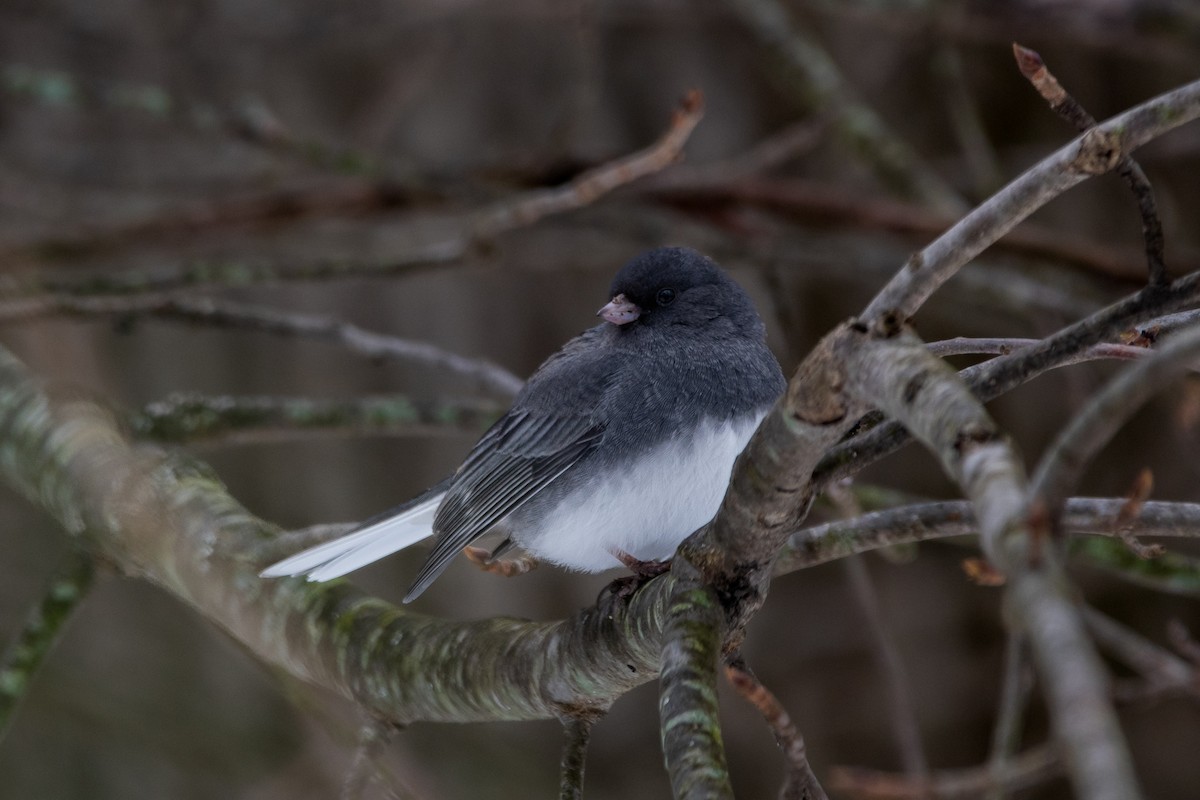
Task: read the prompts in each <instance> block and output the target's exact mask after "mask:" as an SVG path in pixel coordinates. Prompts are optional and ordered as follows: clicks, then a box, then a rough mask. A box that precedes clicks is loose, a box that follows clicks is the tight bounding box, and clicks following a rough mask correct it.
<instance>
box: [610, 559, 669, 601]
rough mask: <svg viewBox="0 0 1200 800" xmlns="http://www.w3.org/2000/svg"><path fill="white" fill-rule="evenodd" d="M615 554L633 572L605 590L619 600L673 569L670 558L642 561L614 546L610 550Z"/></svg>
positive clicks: (618, 579)
mask: <svg viewBox="0 0 1200 800" xmlns="http://www.w3.org/2000/svg"><path fill="white" fill-rule="evenodd" d="M609 552H610V553H612V554H613V558H615V559H617V561H620V562H621V563H622V564H624V565H625V568H626V569H628V570H629V571H630V572H632V573H633V574H632V575H626V576H625V577H624V578H617V579H616V580H614V581H613V582H612V583H610V584H609V585H608V586H607V587H605V589H604V592H602V593H601V595H602V596H603V595H604V594H608V595H609V596H610V597H612V598H615V599H617V600H623V599H625V598H627V597H630V596H632V595H633V593H634V592H636V591H637V590H638V589H640V588H642V585H643V584H645V583H646V582H647V581H650V580H653V579H654V578H657V577H658V576H659V575H662V574H663V573H664V572H667V571H668V570H670V569H671V562H670V560H667V561H642V560H641V559H639V558H635V557H634V556H632V555H630V554H629V553H626V552H625V551H624V550H620V549H617V548H614V549H612V550H610V551H609Z"/></svg>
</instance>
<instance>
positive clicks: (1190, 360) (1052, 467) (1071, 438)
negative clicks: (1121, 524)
mask: <svg viewBox="0 0 1200 800" xmlns="http://www.w3.org/2000/svg"><path fill="white" fill-rule="evenodd" d="M1197 356H1200V328H1192V329H1189V330H1187V331H1184V332H1181V333H1179V334H1176V335H1175V336H1174V337H1172V338H1171V339H1169V340H1167V343H1166V344H1165V345H1163V347H1162V348H1161V349H1159V350H1157V351H1155V352H1154V353H1153V354H1152V355H1151V356H1149V357H1148V358H1145V359H1142V360H1141V361H1139V362H1137V363H1136V364H1133V365H1132V366H1130V367H1129V368H1128V369H1126V370H1124V371H1122V372H1121V373H1120V374H1119V375H1117V376H1116V377H1115V378H1114V379H1113V380H1111V381H1110V382H1109V383H1108V384H1107V385H1106V386H1105V387H1104V388H1103V389H1102V390H1101V391H1100V392H1099V393H1098V394H1097V395H1096V396H1095V397H1093V398H1092V399H1091V400H1090V401H1089V402H1088V404H1087V405H1086V406H1084V408H1083V409H1082V410H1081V411H1080V412H1079V413H1078V414H1076V415H1074V416H1073V417H1072V419H1071V422H1070V424H1068V425H1067V427H1066V428H1064V429H1063V431H1062V432H1061V433H1060V434H1059V435H1058V437H1057V438H1056V439H1055V440H1054V443H1053V444H1052V445H1051V446H1050V448H1049V449H1048V450H1047V452H1046V455H1045V456H1043V457H1042V461H1041V463H1040V464H1039V465H1038V469H1037V471H1036V472H1035V473H1034V476H1033V479H1032V480H1031V481H1030V492H1031V496H1032V497H1035V498H1037V499H1038V500H1039V501H1040V502H1041V503H1042V504H1043V506H1044V507H1045V509H1046V511H1047V512H1048V513H1049V514H1050V520H1051V524H1054V523H1055V521H1056V520H1057V518H1058V515H1059V512H1060V510H1061V507H1062V504H1063V502H1064V501H1065V499H1066V494H1067V492H1069V491H1070V490H1071V487H1073V486H1074V485H1075V484H1076V483H1077V482H1078V481H1079V478H1080V477H1081V476H1082V474H1083V471H1084V469H1085V468H1086V467H1087V465H1088V464H1089V463H1090V462H1091V460H1092V458H1093V457H1094V456H1095V455H1096V453H1098V452H1099V451H1100V448H1102V447H1103V446H1104V445H1105V444H1107V443H1108V441H1109V439H1111V438H1112V437H1113V435H1115V434H1116V432H1117V431H1118V430H1119V429H1120V427H1121V426H1122V425H1123V424H1124V423H1125V421H1126V420H1127V419H1129V417H1131V416H1132V415H1133V413H1134V412H1135V411H1137V410H1138V409H1139V408H1141V407H1142V405H1143V404H1144V403H1145V402H1146V401H1147V400H1149V399H1150V398H1151V397H1153V396H1154V395H1155V394H1157V393H1158V392H1159V391H1161V390H1162V388H1163V387H1164V386H1165V385H1166V384H1168V383H1170V382H1172V381H1174V380H1176V379H1177V378H1178V377H1179V376H1181V375H1182V374H1183V373H1184V372H1187V371H1188V370H1190V369H1191V368H1192V367H1193V366H1194V361H1195V359H1196V357H1197Z"/></svg>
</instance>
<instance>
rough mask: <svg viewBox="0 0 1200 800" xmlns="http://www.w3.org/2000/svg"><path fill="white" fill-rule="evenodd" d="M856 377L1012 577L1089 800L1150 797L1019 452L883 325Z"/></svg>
mask: <svg viewBox="0 0 1200 800" xmlns="http://www.w3.org/2000/svg"><path fill="white" fill-rule="evenodd" d="M876 335H877V337H878V339H872V338H869V337H868V338H866V339H865V346H864V347H863V348H862V353H861V357H860V358H859V359H858V360H857V362H856V363H852V364H851V365H850V367H851V369H850V371H848V373H847V375H848V377H849V380H850V387H851V391H855V392H859V393H861V396H863V397H864V398H868V399H869V400H870V402H872V403H873V404H874V405H877V406H879V407H880V409H881V410H883V411H884V412H885V413H887V414H889V415H890V416H892V417H894V418H896V419H898V420H901V421H902V422H903V423H904V425H905V426H906V427H907V428H908V429H909V430H911V431H912V432H913V435H914V436H915V437H916V438H917V439H919V440H920V441H921V442H922V443H924V444H925V445H926V447H928V448H929V450H930V451H931V452H932V453H933V454H934V455H935V456H936V457H937V458H938V460H939V461H940V462H941V464H942V467H943V469H944V470H945V471H946V472H947V474H949V475H950V476H951V477H952V478H953V479H954V480H955V482H956V483H958V484H959V485H960V486H961V488H962V490H963V492H964V493H965V494H966V495H967V497H968V498H969V499H970V500H971V502H972V505H973V506H974V508H975V513H976V518H977V519H978V520H979V528H980V539H981V542H982V545H983V549H984V552H985V553H986V554H987V556H988V559H989V560H990V561H991V563H992V564H993V566H995V567H996V568H997V569H999V570H1000V572H1002V573H1003V574H1005V575H1006V576H1007V578H1008V589H1007V596H1006V603H1007V607H1008V610H1009V612H1010V614H1012V618H1013V620H1014V623H1015V624H1016V625H1017V626H1018V627H1020V628H1021V629H1022V630H1025V631H1026V632H1027V633H1028V635H1029V639H1030V643H1031V644H1032V647H1033V652H1034V656H1035V659H1036V661H1037V664H1038V667H1039V672H1040V674H1041V676H1042V679H1043V683H1044V685H1045V687H1046V699H1047V704H1048V706H1049V709H1050V716H1051V720H1052V723H1053V725H1054V729H1055V733H1056V738H1057V739H1058V741H1059V743H1060V745H1061V747H1062V748H1063V752H1064V753H1065V755H1066V759H1067V767H1068V771H1069V772H1070V775H1071V779H1072V782H1073V783H1074V785H1075V787H1076V789H1077V791H1078V793H1079V795H1080V797H1082V798H1086V799H1087V800H1133V798H1136V797H1139V796H1141V794H1140V792H1139V790H1138V788H1137V784H1136V781H1135V778H1134V773H1133V766H1132V760H1131V758H1130V755H1129V753H1128V750H1127V749H1126V746H1125V741H1124V737H1123V735H1122V733H1121V729H1120V726H1119V724H1118V723H1117V719H1116V714H1115V712H1114V711H1113V709H1112V706H1111V703H1110V701H1109V698H1108V679H1107V676H1106V675H1105V673H1104V670H1103V667H1102V665H1101V663H1100V660H1099V657H1098V656H1097V655H1096V653H1095V651H1094V649H1093V647H1092V645H1091V642H1090V640H1089V639H1088V638H1087V635H1086V633H1085V632H1084V630H1083V625H1082V622H1081V620H1080V619H1079V617H1078V614H1077V612H1076V610H1075V608H1074V601H1073V599H1072V597H1071V595H1070V594H1069V588H1068V582H1067V579H1066V577H1065V575H1064V574H1063V572H1062V569H1061V567H1060V566H1059V565H1058V563H1057V560H1056V558H1055V557H1054V554H1053V552H1052V551H1051V550H1050V549H1049V548H1039V547H1038V544H1037V540H1036V539H1035V538H1034V537H1035V533H1034V532H1033V531H1032V530H1031V529H1030V526H1029V524H1028V522H1027V519H1026V515H1027V502H1028V501H1027V497H1026V481H1025V476H1024V471H1023V469H1022V467H1021V463H1020V460H1019V459H1018V458H1017V457H1016V454H1015V451H1014V449H1013V447H1012V446H1011V444H1009V443H1008V442H1007V441H1006V440H1005V439H1004V437H1003V435H1002V434H1001V433H1000V431H999V430H998V429H997V428H996V426H995V424H994V423H993V422H992V421H991V419H990V418H989V417H988V415H987V414H986V412H985V411H984V410H983V407H982V405H981V404H980V403H979V402H978V401H977V400H976V399H975V398H974V397H972V396H971V394H970V392H969V391H968V390H967V388H966V386H965V385H963V384H962V383H961V382H960V381H959V379H958V376H957V375H956V374H955V373H954V371H953V370H951V369H950V368H949V367H948V366H946V364H945V362H942V361H940V360H938V359H937V358H935V357H934V356H933V355H931V354H930V353H929V352H928V350H927V349H926V348H925V347H924V345H923V344H922V343H921V342H920V341H919V340H918V339H917V338H916V337H915V336H912V335H911V334H908V333H905V332H898V331H893V330H892V329H890V328H889V327H888V326H887V325H886V321H885V322H884V324H882V325H881V326H880V329H879V330H878V331H877V333H876Z"/></svg>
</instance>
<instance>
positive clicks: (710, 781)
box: [658, 563, 733, 800]
mask: <svg viewBox="0 0 1200 800" xmlns="http://www.w3.org/2000/svg"><path fill="white" fill-rule="evenodd" d="M672 572H675V569H674V568H672ZM677 575H678V576H679V577H678V578H677V579H676V580H675V581H674V582H673V584H672V591H671V594H670V596H669V603H668V606H667V630H666V644H665V646H664V648H663V665H662V678H661V681H660V683H661V689H660V692H659V701H658V711H659V717H660V719H661V726H662V728H661V730H662V745H663V757H664V759H665V760H666V764H667V772H668V774H669V775H670V777H671V789H672V792H673V793H674V796H675V798H676V800H702V799H705V798H730V800H732V798H733V787H732V786H730V784H729V771H728V768H727V767H726V765H725V748H724V744H723V743H722V739H721V722H720V719H719V718H718V716H717V661H718V659H719V658H720V656H721V644H722V634H723V632H724V624H723V623H724V619H725V611H724V609H723V608H722V605H721V603H720V600H719V599H718V597H717V595H716V592H714V591H713V590H712V589H711V588H710V587H707V586H704V585H703V584H702V583H701V581H700V579H699V578H700V576H699V575H698V574H697V573H696V572H695V571H694V570H693V569H690V568H689V565H687V564H685V563H681V564H680V569H679V572H678V573H677Z"/></svg>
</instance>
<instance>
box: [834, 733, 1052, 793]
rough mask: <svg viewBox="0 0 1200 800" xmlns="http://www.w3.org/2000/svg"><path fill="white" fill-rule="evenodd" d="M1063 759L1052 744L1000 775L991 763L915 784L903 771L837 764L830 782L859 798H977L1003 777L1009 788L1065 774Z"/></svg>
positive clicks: (941, 772)
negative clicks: (893, 772)
mask: <svg viewBox="0 0 1200 800" xmlns="http://www.w3.org/2000/svg"><path fill="white" fill-rule="evenodd" d="M1062 768H1063V764H1062V759H1060V758H1059V756H1058V753H1057V751H1056V749H1055V748H1054V747H1053V746H1051V745H1042V746H1041V747H1035V748H1033V749H1031V750H1026V751H1025V752H1024V753H1021V754H1020V755H1019V756H1017V757H1016V758H1014V759H1012V761H1010V762H1009V763H1008V767H1007V769H1006V770H1005V772H1004V774H1003V775H1000V776H996V775H994V774H993V773H992V771H991V768H990V766H989V765H987V764H983V765H981V766H978V767H972V768H970V769H961V770H938V771H937V772H935V773H933V775H931V776H930V778H929V780H928V781H927V782H925V783H919V784H914V783H913V782H912V781H910V780H908V779H907V778H906V777H905V776H903V775H895V774H892V773H889V772H880V771H878V770H871V769H864V768H861V767H835V768H834V770H833V771H832V773H831V779H830V784H831V785H832V786H833V787H834V788H835V789H837V790H838V791H839V792H845V793H846V795H847V796H849V797H854V798H859V800H967V798H976V797H979V796H980V795H981V794H983V793H984V792H986V791H987V790H988V789H989V788H991V787H992V786H995V785H996V782H997V781H999V782H1000V783H1001V784H1003V785H1004V787H1005V789H1006V790H1007V791H1009V792H1016V791H1020V790H1021V789H1028V788H1030V787H1033V786H1037V785H1039V784H1042V783H1046V782H1047V781H1050V780H1052V779H1054V778H1057V777H1058V776H1059V775H1061V774H1062Z"/></svg>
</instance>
